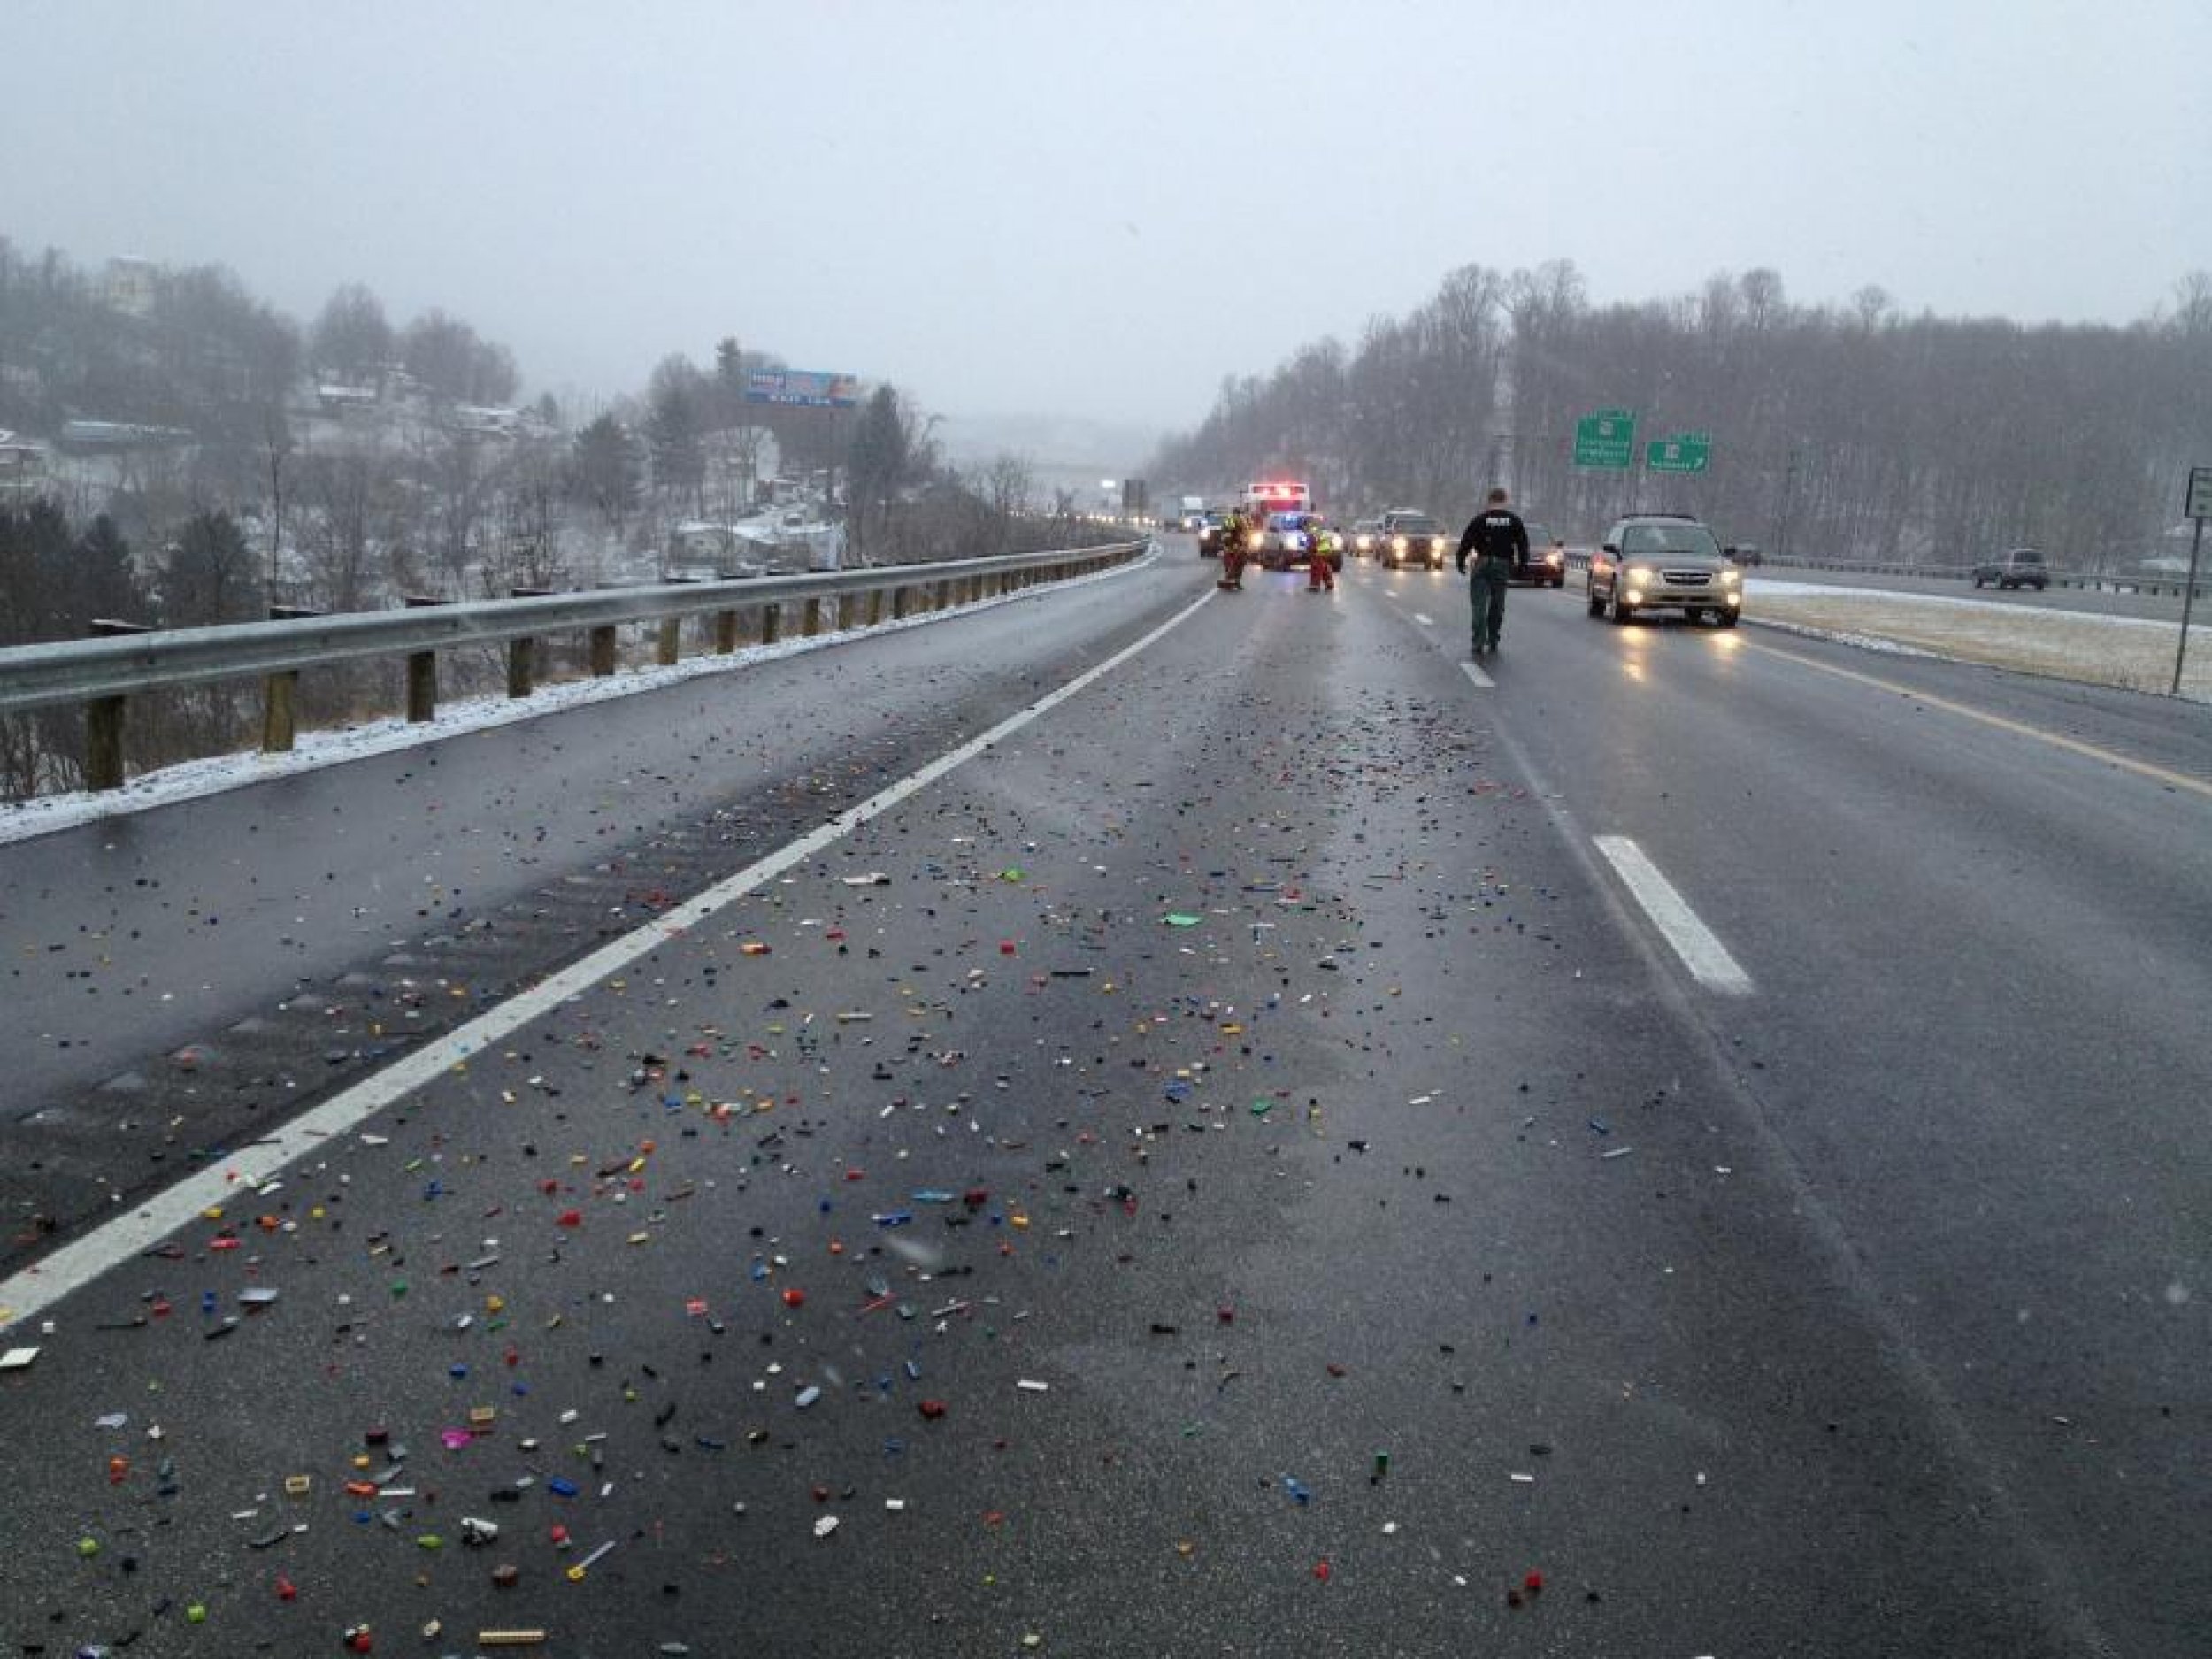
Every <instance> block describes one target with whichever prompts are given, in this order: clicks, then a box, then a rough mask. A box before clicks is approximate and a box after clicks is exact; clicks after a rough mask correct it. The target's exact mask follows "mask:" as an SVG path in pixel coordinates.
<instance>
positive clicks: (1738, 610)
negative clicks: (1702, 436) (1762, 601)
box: [1583, 512, 1743, 628]
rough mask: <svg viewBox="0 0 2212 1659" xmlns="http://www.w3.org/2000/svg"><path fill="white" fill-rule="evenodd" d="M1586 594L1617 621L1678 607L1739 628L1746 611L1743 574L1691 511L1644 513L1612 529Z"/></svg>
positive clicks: (1595, 558) (1594, 559)
mask: <svg viewBox="0 0 2212 1659" xmlns="http://www.w3.org/2000/svg"><path fill="white" fill-rule="evenodd" d="M1583 592H1584V595H1585V596H1586V598H1587V599H1588V601H1589V604H1590V614H1591V615H1592V616H1594V617H1603V616H1609V617H1611V618H1613V620H1614V621H1616V622H1625V621H1627V620H1628V619H1629V618H1631V617H1635V616H1641V615H1643V614H1644V613H1645V612H1646V611H1680V612H1682V614H1683V615H1684V616H1685V617H1686V618H1689V619H1690V620H1691V621H1693V622H1694V621H1696V620H1697V619H1698V618H1700V617H1702V618H1705V619H1706V620H1707V621H1709V622H1711V623H1713V624H1715V625H1716V626H1719V627H1724V628H1732V627H1734V626H1736V618H1738V617H1740V616H1741V615H1742V614H1743V572H1741V571H1740V570H1738V569H1737V568H1736V566H1735V565H1734V564H1733V563H1732V562H1731V561H1730V560H1729V559H1728V557H1726V556H1725V555H1724V554H1723V553H1722V552H1721V550H1720V543H1719V542H1717V541H1714V540H1713V533H1712V532H1711V531H1710V530H1708V529H1707V528H1706V527H1705V526H1703V525H1701V524H1700V523H1699V522H1698V521H1697V520H1696V519H1694V518H1691V517H1690V516H1689V515H1688V514H1687V513H1679V512H1640V513H1632V514H1631V515H1630V516H1629V517H1627V518H1623V519H1621V520H1619V521H1618V522H1617V523H1616V524H1615V525H1614V526H1613V527H1612V528H1611V529H1609V530H1608V531H1607V532H1606V533H1605V544H1604V545H1603V546H1602V547H1601V548H1599V549H1597V551H1595V552H1594V553H1593V554H1591V555H1590V575H1589V580H1588V582H1587V584H1586V587H1585V588H1584V590H1583Z"/></svg>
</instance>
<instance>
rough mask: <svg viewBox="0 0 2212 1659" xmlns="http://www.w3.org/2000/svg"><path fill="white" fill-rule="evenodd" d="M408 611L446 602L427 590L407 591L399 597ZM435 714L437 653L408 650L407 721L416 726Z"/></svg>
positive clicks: (436, 713) (436, 701) (436, 703)
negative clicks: (423, 591)
mask: <svg viewBox="0 0 2212 1659" xmlns="http://www.w3.org/2000/svg"><path fill="white" fill-rule="evenodd" d="M400 603H401V604H403V605H404V606H405V607H406V608H407V609H408V610H410V611H426V610H428V609H429V608H430V607H431V606H433V605H442V604H445V603H448V602H447V601H446V600H443V599H440V598H437V597H435V596H434V595H429V594H409V595H407V596H406V597H405V598H404V599H403V600H401V601H400ZM436 718H438V654H437V652H435V651H410V652H409V653H408V654H407V723H408V724H409V725H410V726H420V725H422V724H424V723H425V722H426V721H429V720H434V719H436Z"/></svg>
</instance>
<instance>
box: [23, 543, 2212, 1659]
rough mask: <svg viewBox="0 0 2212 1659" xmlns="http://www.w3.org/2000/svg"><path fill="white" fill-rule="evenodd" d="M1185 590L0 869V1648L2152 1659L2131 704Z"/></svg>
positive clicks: (1652, 627) (215, 802) (2148, 1335)
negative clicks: (1469, 637) (4, 1000)
mask: <svg viewBox="0 0 2212 1659" xmlns="http://www.w3.org/2000/svg"><path fill="white" fill-rule="evenodd" d="M1214 574H1215V567H1214V566H1213V565H1210V564H1209V563H1206V562H1203V561H1201V560H1198V559H1196V558H1195V557H1193V556H1192V549H1191V545H1190V543H1189V542H1188V541H1187V540H1185V539H1183V538H1168V539H1166V540H1165V541H1164V551H1163V554H1162V556H1161V557H1159V558H1158V559H1157V560H1156V561H1154V562H1152V563H1150V564H1148V565H1143V566H1141V567H1139V568H1137V569H1134V570H1132V571H1129V572H1121V573H1117V574H1114V575H1111V576H1108V577H1105V578H1102V579H1097V580H1091V581H1087V582H1084V583H1080V584H1077V585H1073V586H1071V587H1070V588H1066V589H1064V590H1033V591H1031V592H1028V593H1025V594H1024V595H1020V596H1019V597H1018V598H1017V599H1015V600H1013V601H1011V602H1010V603H1003V604H999V605H995V606H991V607H987V608H983V609H979V610H978V611H974V612H973V613H971V614H964V615H959V616H954V617H950V618H942V619H938V620H934V621H932V622H930V623H929V624H928V625H926V626H918V627H912V628H908V629H904V630H902V631H898V632H895V633H891V634H887V635H885V636H884V637H881V638H877V639H869V640H865V641H856V642H853V643H849V644H842V645H839V646H837V647H835V648H834V649H829V650H825V651H821V652H816V653H810V654H807V655H803V656H797V657H789V658H787V659H783V660H781V661H778V662H773V663H768V664H761V665H759V666H757V667H756V668H750V669H747V670H745V671H743V672H739V673H733V674H731V675H727V676H717V677H714V678H710V679H705V680H696V681H693V682H689V683H687V685H685V686H683V687H677V688H673V689H670V690H666V691H661V692H654V693H648V694H642V695H638V696H636V697H633V698H626V699H623V700H620V701H618V702H615V703H606V704H601V705H597V706H595V707H592V708H589V709H584V710H575V711H573V712H571V713H565V714H561V715H557V716H549V717H547V718H543V719H541V720H537V721H534V722H531V723H528V724H527V725H525V726H516V727H509V728H503V729H501V730H496V731H492V732H487V733H480V734H476V735H472V736H469V737H465V738H459V739H454V740H450V741H445V742H442V743H440V744H437V745H434V746H431V747H427V748H425V749H418V750H413V751H410V752H408V753H405V754H401V755H395V756H388V757H379V758H373V759H365V760H362V761H359V762H357V763H354V764H349V765H345V766H342V767H338V768H334V769H332V770H330V771H327V772H319V773H315V774H311V775H309V776H305V777H300V778H294V779H288V780H281V781H279V782H273V783H265V784H262V785H257V786H255V787H249V788H243V789H241V790H238V791H235V792H234V793H230V794H227V795H218V796H213V797H210V798H208V799H205V800H201V801H196V802H191V803H184V804H180V805H178V806H176V807H173V808H165V809H161V810H156V811H151V812H147V813H142V814H139V815H136V816H134V817H130V818H116V819H113V820H111V821H109V822H106V823H103V824H98V825H93V826H86V827H84V828H81V829H74V830H68V831H65V832H61V833H55V834H52V835H49V836H45V837H42V838H39V839H36V840H32V841H22V842H19V843H16V844H12V845H7V846H0V878H4V879H0V894H4V895H5V896H4V899H0V905H4V910H0V914H4V917H5V931H6V935H7V938H8V940H9V942H10V957H11V960H10V964H9V970H10V978H9V980H8V985H7V988H8V995H9V1001H8V1004H7V1009H6V1012H5V1014H4V1016H0V1018H4V1019H5V1022H6V1024H5V1026H4V1028H0V1029H4V1030H5V1032H6V1033H7V1036H8V1040H9V1041H8V1042H7V1049H6V1051H7V1053H8V1055H9V1057H10V1061H11V1064H12V1066H13V1067H14V1071H15V1087H14V1089H13V1090H12V1092H11V1096H10V1102H9V1110H8V1111H7V1112H6V1114H5V1118H4V1123H0V1148H4V1150H5V1153H6V1156H5V1157H4V1159H0V1202H4V1206H5V1209H4V1213H5V1215H6V1217H7V1219H8V1222H9V1228H8V1238H7V1240H6V1245H5V1249H6V1254H5V1256H4V1257H0V1272H6V1273H10V1274H12V1275H13V1277H12V1278H9V1279H6V1280H5V1281H4V1283H0V1310H5V1311H0V1318H12V1319H13V1320H14V1323H13V1324H12V1325H10V1326H9V1327H8V1329H7V1330H6V1332H5V1333H4V1336H0V1348H16V1349H21V1350H35V1354H32V1355H30V1356H28V1357H27V1358H23V1359H19V1363H17V1364H16V1365H15V1367H14V1368H13V1369H10V1370H6V1371H0V1402H4V1407H0V1409H4V1411H5V1414H6V1416H5V1422H6V1424H7V1427H8V1432H7V1433H6V1434H5V1435H4V1437H0V1489H4V1491H5V1492H6V1493H7V1494H8V1501H7V1502H6V1504H5V1506H4V1509H0V1546H4V1548H0V1643H5V1644H8V1645H9V1647H10V1649H11V1650H12V1651H18V1652H25V1653H44V1654H61V1655H69V1654H75V1653H78V1652H79V1651H80V1650H81V1649H83V1648H87V1647H92V1648H95V1649H97V1648H100V1647H107V1648H112V1649H114V1650H115V1651H116V1652H119V1653H121V1652H128V1653H129V1654H131V1655H134V1659H135V1656H137V1655H170V1654H204V1653H210V1652H219V1653H223V1654H226V1655H229V1654H247V1653H263V1652H265V1653H273V1654H280V1655H293V1654H309V1653H319V1652H343V1651H346V1650H347V1647H348V1645H349V1632H351V1633H352V1634H351V1637H350V1640H351V1641H352V1642H353V1643H354V1644H355V1645H356V1646H357V1647H358V1645H359V1644H360V1643H361V1642H362V1641H363V1640H366V1641H367V1642H368V1643H369V1645H370V1650H373V1651H377V1652H385V1653H390V1652H404V1653H414V1652H422V1653H427V1654H447V1653H453V1654H467V1653H475V1652H497V1651H524V1652H529V1651H538V1652H543V1653H547V1654H557V1655H594V1656H602V1655H603V1656H607V1659H612V1656H614V1655H657V1654H678V1653H690V1654H695V1655H731V1654H740V1653H777V1654H785V1653H790V1654H798V1653H816V1654H838V1655H844V1654H856V1655H977V1654H1000V1653H1003V1654H1008V1655H1018V1654H1022V1653H1027V1652H1041V1653H1045V1654H1057V1655H1125V1654H1140V1653H1157V1654H1178V1655H1182V1654H1192V1655H1198V1654H1203V1655H1261V1654H1278V1653H1283V1652H1292V1651H1294V1652H1299V1653H1306V1654H1313V1655H1446V1654H1449V1655H1462V1654H1477V1653H1479V1654H1507V1655H1514V1654H1525V1655H1683V1656H1684V1659H1691V1656H1693V1655H1715V1656H1716V1659H1735V1656H1737V1655H1768V1654H1782V1653H1790V1654H1805V1655H1828V1654H1834V1655H1937V1654H1940V1655H2007V1656H2008V1659H2009V1656H2014V1655H2131V1656H2132V1655H2184V1654H2197V1653H2201V1652H2203V1651H2204V1645H2203V1644H2204V1640H2205V1638H2204V1632H2206V1630H2207V1629H2212V1565H2208V1563H2207V1559H2206V1555H2205V1552H2204V1549H2203V1548H2202V1540H2203V1538H2204V1537H2205V1536H2206V1532H2207V1526H2208V1523H2212V1471H2208V1468H2207V1463H2206V1458H2205V1448H2206V1445H2207V1431H2208V1427H2212V1366H2208V1364H2207V1363H2206V1361H2207V1356H2208V1354H2212V1342H2208V1328H2207V1307H2208V1297H2212V1273H2208V1265H2212V1263H2208V1256H2212V1233H2208V1227H2207V1221H2206V1217H2207V1214H2208V1209H2207V1204H2208V1198H2212V1175H2208V1171H2212V1124H2208V1121H2207V1119H2206V1116H2205V1113H2204V1110H2203V1102H2205V1101H2206V1100H2207V1099H2212V1037H2208V1035H2207V1033H2206V1029H2205V1022H2204V1010H2205V1009H2206V1008H2207V1007H2208V1006H2212V949H2208V943H2212V718H2208V711H2207V710H2205V709H2204V708H2202V707H2200V706H2196V705H2191V704H2185V703H2171V702H2169V701H2166V700H2162V699H2156V698H2150V697H2145V696H2140V695H2130V694H2124V693H2120V692H2108V691H2103V690H2100V689H2095V688H2090V687H2079V686H2073V685H2067V684H2063V683H2061V682H2055V681H2048V680H2031V679H2025V678H2021V677H2016V676H2010V675H2006V674H2002V673H1999V672H1993V671H1989V670H1985V669H1978V668H1973V667H1969V666H1965V665H1959V664H1946V663H1942V662H1939V661H1933V660H1928V659H1921V658H1901V657H1887V656H1875V655H1871V654H1868V653H1862V652H1857V651H1854V650H1853V649H1849V648H1847V647H1845V646H1841V645H1836V644H1831V643H1827V642H1824V641H1816V640H1812V639H1808V638H1802V637H1798V636H1795V635H1786V634H1778V633H1770V632H1766V631H1763V630H1760V629H1758V628H1756V627H1754V626H1746V627H1743V628H1740V629H1738V630H1735V631H1733V632H1730V633H1723V632H1718V631H1714V630H1709V629H1705V628H1699V627H1693V626H1686V625H1684V624H1681V623H1678V622H1676V621H1672V620H1662V621H1655V622H1647V623H1642V624H1639V625H1636V626H1630V627H1626V628H1622V627H1616V626H1611V625H1609V624H1606V623H1601V622H1598V621H1594V620H1592V619H1590V618H1587V617H1586V615H1585V614H1584V611H1583V607H1582V604H1581V602H1580V597H1579V595H1578V592H1577V591H1576V590H1575V589H1574V588H1572V587H1570V588H1569V589H1568V590H1567V591H1565V592H1563V593H1549V592H1542V591H1529V590H1523V589H1516V590H1515V591H1514V592H1513V593H1512V595H1511V598H1510V600H1509V606H1508V611H1507V616H1506V624H1505V630H1504V635H1503V649H1502V652H1501V653H1500V654H1499V655H1498V656H1497V657H1494V658H1485V659H1482V660H1481V661H1480V662H1479V663H1477V664H1470V663H1469V662H1468V660H1467V653H1466V649H1465V648H1466V626H1467V624H1466V610H1465V598H1464V595H1463V589H1462V587H1461V584H1460V582H1459V581H1458V580H1457V579H1456V578H1455V577H1453V576H1452V575H1451V574H1450V573H1449V572H1441V573H1432V572H1397V573H1389V572H1381V571H1379V570H1376V569H1374V568H1372V567H1369V566H1363V565H1356V566H1354V567H1352V568H1351V569H1349V570H1348V571H1347V572H1346V573H1345V577H1344V579H1343V581H1342V583H1341V584H1340V590H1339V591H1338V592H1337V593H1336V594H1335V595H1333V596H1315V595H1308V594H1307V593H1305V592H1304V591H1302V588H1303V583H1302V578H1300V577H1296V576H1275V575H1258V574H1255V575H1254V576H1252V577H1249V578H1248V580H1247V584H1246V589H1245V591H1243V592H1241V593H1233V594H1232V593H1223V592H1219V591H1217V589H1216V588H1214V586H1213V583H1212V578H1213V576H1214ZM303 1113H310V1114H312V1116H311V1117H308V1118H305V1119H304V1121H302V1116H301V1115H302V1114H303ZM180 1179H181V1180H182V1182H183V1184H182V1185H179V1184H178V1183H179V1182H180ZM472 1540H474V1541H472ZM195 1609H197V1613H196V1614H195Z"/></svg>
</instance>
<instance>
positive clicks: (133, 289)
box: [100, 254, 161, 317]
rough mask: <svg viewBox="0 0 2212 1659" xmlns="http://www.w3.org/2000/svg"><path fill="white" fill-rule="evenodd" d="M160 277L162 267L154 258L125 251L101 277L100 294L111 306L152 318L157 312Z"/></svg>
mask: <svg viewBox="0 0 2212 1659" xmlns="http://www.w3.org/2000/svg"><path fill="white" fill-rule="evenodd" d="M160 276H161V267H160V266H159V265H156V264H155V263H154V262H153V261H152V260H150V259H141V258H139V257H137V256H136V255H134V254H125V255H124V256H122V257H120V258H115V259H111V260H109V261H108V264H107V270H106V271H105V272H104V273H103V274H102V277H101V280H100V293H101V296H102V297H103V298H104V299H105V300H106V301H107V303H108V305H109V307H110V308H111V309H112V310H115V311H121V312H123V313H124V314H125V315H126V316H129V317H150V316H152V315H153V312H154V288H155V284H156V283H157V281H158V280H159V279H160Z"/></svg>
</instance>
